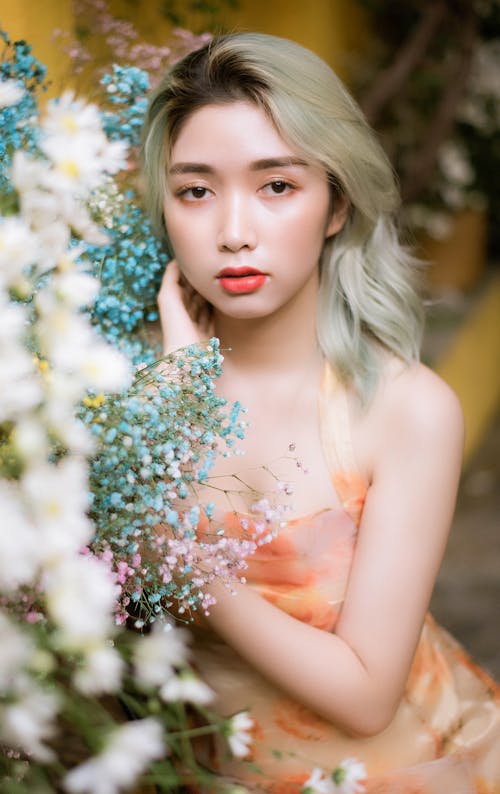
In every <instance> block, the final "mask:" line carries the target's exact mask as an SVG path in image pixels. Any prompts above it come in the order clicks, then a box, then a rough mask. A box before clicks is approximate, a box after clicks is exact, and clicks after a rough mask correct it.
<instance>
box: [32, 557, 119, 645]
mask: <svg viewBox="0 0 500 794" xmlns="http://www.w3.org/2000/svg"><path fill="white" fill-rule="evenodd" d="M44 589H45V594H46V604H47V610H48V612H49V615H50V616H51V618H52V619H53V620H54V622H55V623H56V624H57V626H58V628H59V630H60V633H61V638H60V640H61V644H62V645H64V647H66V648H69V649H73V650H83V651H85V650H86V649H89V650H90V649H91V648H92V647H94V646H95V644H96V643H100V642H101V641H102V640H103V639H104V638H106V637H107V636H109V634H111V631H112V627H113V619H112V612H113V608H114V606H115V603H116V586H115V584H114V583H113V581H112V578H111V574H110V571H109V570H108V568H107V567H106V565H105V564H104V563H103V562H101V561H100V560H97V559H96V558H95V557H84V556H77V557H74V558H69V559H68V560H64V562H63V563H61V564H60V565H58V566H57V567H56V568H54V569H51V570H50V571H48V572H47V574H46V577H45V579H44Z"/></svg>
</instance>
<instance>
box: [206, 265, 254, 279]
mask: <svg viewBox="0 0 500 794" xmlns="http://www.w3.org/2000/svg"><path fill="white" fill-rule="evenodd" d="M265 275H266V274H265V273H263V272H262V270H257V268H256V267H223V268H222V270H219V272H218V273H217V276H216V278H242V277H243V276H265Z"/></svg>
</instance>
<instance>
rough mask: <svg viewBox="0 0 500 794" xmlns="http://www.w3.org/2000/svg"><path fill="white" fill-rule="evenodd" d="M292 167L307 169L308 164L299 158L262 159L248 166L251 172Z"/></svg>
mask: <svg viewBox="0 0 500 794" xmlns="http://www.w3.org/2000/svg"><path fill="white" fill-rule="evenodd" d="M294 165H298V166H302V167H304V166H305V167H307V166H308V165H309V163H307V162H306V161H305V160H303V159H302V158H301V157H264V158H263V159H262V160H255V162H253V163H251V164H250V170H251V171H266V170H267V169H268V168H290V167H292V166H294Z"/></svg>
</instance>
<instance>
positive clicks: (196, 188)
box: [178, 185, 208, 201]
mask: <svg viewBox="0 0 500 794" xmlns="http://www.w3.org/2000/svg"><path fill="white" fill-rule="evenodd" d="M207 193H208V188H206V187H203V186H202V185H192V187H185V188H183V189H182V190H180V191H179V192H178V195H179V196H180V197H181V198H185V199H187V200H188V201H192V200H193V199H203V198H205V197H206V196H207Z"/></svg>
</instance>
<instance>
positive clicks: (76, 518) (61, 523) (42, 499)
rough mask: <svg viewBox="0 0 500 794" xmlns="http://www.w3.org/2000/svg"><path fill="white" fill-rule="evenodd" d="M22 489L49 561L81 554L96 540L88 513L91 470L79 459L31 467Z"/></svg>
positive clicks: (40, 542)
mask: <svg viewBox="0 0 500 794" xmlns="http://www.w3.org/2000/svg"><path fill="white" fill-rule="evenodd" d="M21 487H22V490H23V493H24V496H25V499H26V502H27V504H28V505H29V508H30V512H31V515H32V516H33V521H34V523H35V525H36V526H37V527H38V531H39V544H40V547H41V548H40V551H41V554H43V558H44V559H45V560H47V561H50V560H54V559H58V558H59V557H60V556H61V555H65V554H67V553H68V552H70V553H71V552H77V551H78V550H79V549H81V548H82V546H84V545H85V544H86V543H88V542H89V540H90V539H91V538H92V532H93V529H92V524H91V522H90V521H89V519H88V518H87V516H86V510H87V509H88V504H89V503H88V494H87V467H86V464H85V463H83V462H82V461H79V460H77V459H75V458H69V457H67V458H65V459H63V460H62V461H60V462H59V463H58V464H57V465H54V464H50V463H45V462H44V463H40V464H38V465H37V464H36V463H35V464H34V465H33V466H30V467H29V468H28V470H27V471H26V473H25V474H24V476H23V477H22V479H21Z"/></svg>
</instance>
